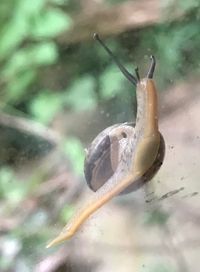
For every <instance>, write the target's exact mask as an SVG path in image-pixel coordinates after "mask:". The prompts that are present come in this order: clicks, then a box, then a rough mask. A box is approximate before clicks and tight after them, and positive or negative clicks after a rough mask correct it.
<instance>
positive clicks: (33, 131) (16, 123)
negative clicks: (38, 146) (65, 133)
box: [0, 112, 61, 145]
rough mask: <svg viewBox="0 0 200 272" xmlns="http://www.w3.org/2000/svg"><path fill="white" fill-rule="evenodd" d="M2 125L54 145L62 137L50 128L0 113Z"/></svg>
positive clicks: (0, 123)
mask: <svg viewBox="0 0 200 272" xmlns="http://www.w3.org/2000/svg"><path fill="white" fill-rule="evenodd" d="M0 125H3V126H6V127H9V128H14V129H16V130H19V131H22V132H25V133H27V134H29V135H34V136H36V137H38V138H42V139H44V140H46V141H48V142H50V143H51V144H53V145H57V144H58V142H59V141H60V139H61V136H60V135H59V134H58V133H57V132H55V131H54V130H52V129H50V128H49V127H45V126H44V125H42V124H40V123H38V122H35V121H33V120H30V119H25V118H22V117H16V116H12V115H9V114H6V113H2V112H1V113H0Z"/></svg>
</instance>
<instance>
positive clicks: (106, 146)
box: [84, 123, 165, 194]
mask: <svg viewBox="0 0 200 272" xmlns="http://www.w3.org/2000/svg"><path fill="white" fill-rule="evenodd" d="M119 126H121V127H123V131H124V135H122V138H121V139H120V140H119V139H118V138H117V137H112V138H111V137H110V136H109V135H110V133H111V132H112V134H113V132H114V130H115V129H116V128H117V127H119ZM130 129H131V130H134V128H133V124H132V123H124V124H116V125H113V126H111V127H108V128H106V129H105V130H103V131H102V132H101V133H100V134H99V135H98V136H97V137H96V138H95V139H94V140H93V142H92V143H91V145H90V147H89V149H88V153H87V156H86V158H85V164H84V173H85V178H86V181H87V184H88V186H89V187H90V189H91V190H93V191H97V190H98V189H99V188H100V187H102V186H103V185H104V184H105V182H106V181H107V180H108V179H109V178H110V177H111V176H112V175H113V174H114V172H115V171H116V169H117V166H118V160H119V156H120V153H119V152H120V148H119V147H120V146H123V144H124V143H123V141H126V132H127V131H129V130H130ZM111 150H112V151H111ZM111 152H112V154H111ZM164 155H165V142H164V139H163V136H162V135H161V134H160V146H159V150H158V154H157V157H156V159H155V161H154V162H153V164H152V166H151V167H150V168H149V170H148V171H147V172H146V173H145V175H143V176H142V177H141V178H139V179H138V180H136V181H135V182H134V183H133V184H131V185H130V186H129V187H128V188H126V189H125V190H124V191H123V192H122V193H121V194H128V193H130V192H132V191H135V190H137V189H138V188H139V187H141V186H142V185H143V184H144V183H145V182H147V181H149V180H151V179H152V178H153V176H154V175H155V174H156V173H157V171H158V170H159V168H160V166H161V165H162V163H163V159H164Z"/></svg>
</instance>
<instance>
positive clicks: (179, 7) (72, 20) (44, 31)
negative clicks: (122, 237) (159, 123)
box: [0, 0, 200, 272]
mask: <svg viewBox="0 0 200 272" xmlns="http://www.w3.org/2000/svg"><path fill="white" fill-rule="evenodd" d="M199 26H200V2H199V1H198V0H196V1H195V0H191V1H187V0H182V1H181V0H177V1H176V0H170V1H169V0H160V1H159V0H151V1H137V0H135V1H122V0H121V1H114V0H96V1H95V0H85V1H84V0H74V1H72V0H34V1H30V0H10V1H1V3H0V37H1V39H0V96H1V99H0V110H1V112H0V128H1V133H0V139H1V147H0V164H1V165H0V166H1V167H0V233H1V237H0V241H1V243H0V244H1V245H0V270H1V271H83V272H84V271H86V272H87V271H114V270H112V269H111V268H109V269H110V270H109V269H107V270H106V269H104V270H103V269H102V270H101V260H98V262H97V263H96V262H95V261H96V260H95V261H94V259H95V258H93V259H92V261H87V260H85V259H84V258H80V259H79V258H78V257H76V254H75V253H74V252H76V250H75V249H76V248H77V247H79V246H80V245H79V242H78V241H76V244H75V245H74V244H73V243H72V244H69V245H70V246H71V249H70V250H69V247H70V246H68V245H65V246H66V248H65V250H63V251H62V249H61V250H58V248H55V249H52V250H47V249H45V245H46V243H47V241H49V240H50V239H51V238H53V237H54V235H55V234H57V233H58V232H59V230H60V229H61V228H62V226H63V225H64V224H65V223H66V222H67V220H68V219H69V218H70V216H71V215H72V214H73V213H74V210H75V206H76V204H77V203H78V202H79V199H81V195H82V194H83V191H84V187H85V186H86V185H85V183H84V177H83V161H84V148H86V147H87V146H88V144H89V143H90V142H91V140H92V139H93V138H94V137H95V136H96V135H97V134H98V133H99V132H100V131H101V130H102V129H103V128H105V127H107V126H108V125H112V124H114V123H117V122H125V121H131V120H133V119H134V116H135V112H136V101H135V90H134V88H133V86H132V85H131V84H130V83H129V82H128V81H127V80H126V79H125V78H124V77H123V76H122V75H121V74H120V72H119V70H118V68H117V67H116V66H115V65H114V64H113V62H112V60H111V59H110V57H109V56H108V55H107V54H106V53H105V52H104V50H103V49H102V48H101V47H100V46H99V44H97V43H96V42H95V41H94V40H93V38H92V36H93V33H94V32H98V33H99V34H100V35H101V37H102V39H104V41H106V43H107V45H109V47H110V48H111V49H112V51H113V52H114V53H115V55H117V56H118V57H119V59H120V60H121V62H122V63H123V64H124V65H125V66H126V67H127V68H128V69H129V70H130V72H132V71H134V68H135V67H136V66H138V67H139V69H140V75H141V77H143V76H144V75H146V72H147V69H148V67H149V62H150V60H149V56H150V55H151V54H153V55H155V56H156V59H157V68H156V72H155V81H156V83H157V86H158V89H159V90H160V96H161V97H165V96H166V93H167V90H169V89H170V88H171V87H172V86H174V85H175V84H176V83H177V82H186V83H187V82H188V80H191V78H195V79H196V78H199V75H200V53H199V52H200V35H199V34H200V28H199ZM192 82H193V80H192ZM191 86H193V85H191ZM188 91H192V88H191V89H190V90H188ZM176 98H177V97H176ZM163 101H165V100H164V98H163ZM175 102H176V101H175V100H174V98H173V97H172V103H171V102H170V103H169V105H172V109H171V112H170V110H167V109H166V108H165V109H164V110H163V112H162V116H163V118H165V117H166V118H167V116H168V115H170V114H171V113H172V112H173V110H175V109H174V108H176V109H177V107H176V104H175ZM173 103H174V104H173ZM162 104H164V102H162ZM186 104H187V103H186ZM173 105H175V106H174V108H173ZM179 106H180V107H181V105H179ZM188 125H189V124H188V123H186V124H184V126H186V127H187V126H188ZM173 126H174V125H173ZM198 147H199V146H198ZM180 175H181V174H180ZM115 204H116V203H115ZM116 205H117V204H116ZM123 205H125V204H123ZM126 205H127V204H126ZM168 216H169V215H168V214H166V213H165V212H161V211H157V210H156V212H155V210H154V211H153V212H152V213H151V212H149V213H148V218H146V219H145V220H147V221H148V222H149V223H148V224H150V225H151V224H152V222H153V223H154V224H155V225H162V226H163V225H164V224H165V222H166V221H167V220H168ZM144 217H145V215H144ZM93 227H95V225H94V226H93ZM86 240H87V239H86ZM81 245H82V246H84V247H85V246H86V247H87V241H85V244H84V242H83V241H82V243H81ZM101 246H102V245H101ZM96 247H98V244H97V245H96ZM110 250H111V251H112V248H110ZM80 254H81V253H80ZM51 258H52V259H51ZM87 258H89V257H87ZM177 258H180V256H179V257H177ZM45 261H46V262H45ZM179 261H180V260H179ZM55 263H56V265H55ZM180 263H181V261H180V262H179V264H178V265H176V266H174V267H173V265H172V266H171V265H168V264H166V262H162V261H160V260H159V259H158V260H156V261H155V262H153V263H152V264H151V265H148V266H145V265H144V266H142V265H141V270H135V269H134V268H133V267H132V270H128V265H127V269H126V268H124V270H119V271H122V272H125V271H149V272H168V271H193V272H194V271H197V270H195V269H194V268H190V267H188V268H186V265H184V266H182V267H181V268H180ZM45 264H46V265H45ZM181 269H182V270H181ZM184 269H185V270H184ZM186 269H187V270H186ZM115 271H118V270H115Z"/></svg>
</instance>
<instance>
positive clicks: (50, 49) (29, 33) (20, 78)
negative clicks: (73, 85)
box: [0, 0, 72, 105]
mask: <svg viewBox="0 0 200 272" xmlns="http://www.w3.org/2000/svg"><path fill="white" fill-rule="evenodd" d="M50 2H51V3H53V4H54V6H51V5H49V3H50ZM57 2H58V4H59V5H61V4H62V3H61V1H53V0H52V1H47V0H35V1H34V2H33V3H32V4H31V5H30V1H29V0H15V1H14V0H13V1H11V2H10V1H7V2H6V3H7V4H6V3H4V4H3V5H2V6H1V8H0V15H3V17H4V18H5V20H3V21H2V24H1V27H0V34H1V41H0V60H1V61H2V64H3V65H2V68H1V73H0V76H1V81H2V83H3V86H4V93H5V96H4V99H5V101H1V103H2V105H4V104H6V103H15V102H17V101H18V100H19V99H21V97H22V95H24V93H26V92H28V89H27V88H28V86H30V84H31V83H33V82H34V81H35V80H36V78H37V75H38V72H39V69H40V67H41V66H46V65H51V64H53V63H55V61H56V60H57V59H58V50H57V47H56V45H55V41H54V40H53V39H54V38H55V37H56V36H57V35H59V34H60V33H62V32H63V31H66V30H68V29H69V28H70V27H71V24H72V21H71V19H70V17H69V16H68V15H67V14H66V13H64V12H63V11H62V10H61V9H58V8H56V6H55V4H56V3H57ZM5 12H6V13H5ZM16 100H17V101H16ZM3 103H4V104H3Z"/></svg>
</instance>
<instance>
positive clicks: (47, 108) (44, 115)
mask: <svg viewBox="0 0 200 272" xmlns="http://www.w3.org/2000/svg"><path fill="white" fill-rule="evenodd" d="M61 107H62V98H61V96H59V95H58V94H57V93H52V92H50V91H48V90H47V91H44V90H43V91H41V92H40V94H39V95H37V96H36V97H35V98H34V99H33V100H32V101H31V104H30V106H29V110H30V112H31V114H32V115H33V116H34V117H35V118H36V120H37V121H40V122H42V123H45V124H48V123H49V122H50V121H52V119H53V118H54V116H55V115H56V113H57V112H58V111H59V110H60V108H61Z"/></svg>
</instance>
